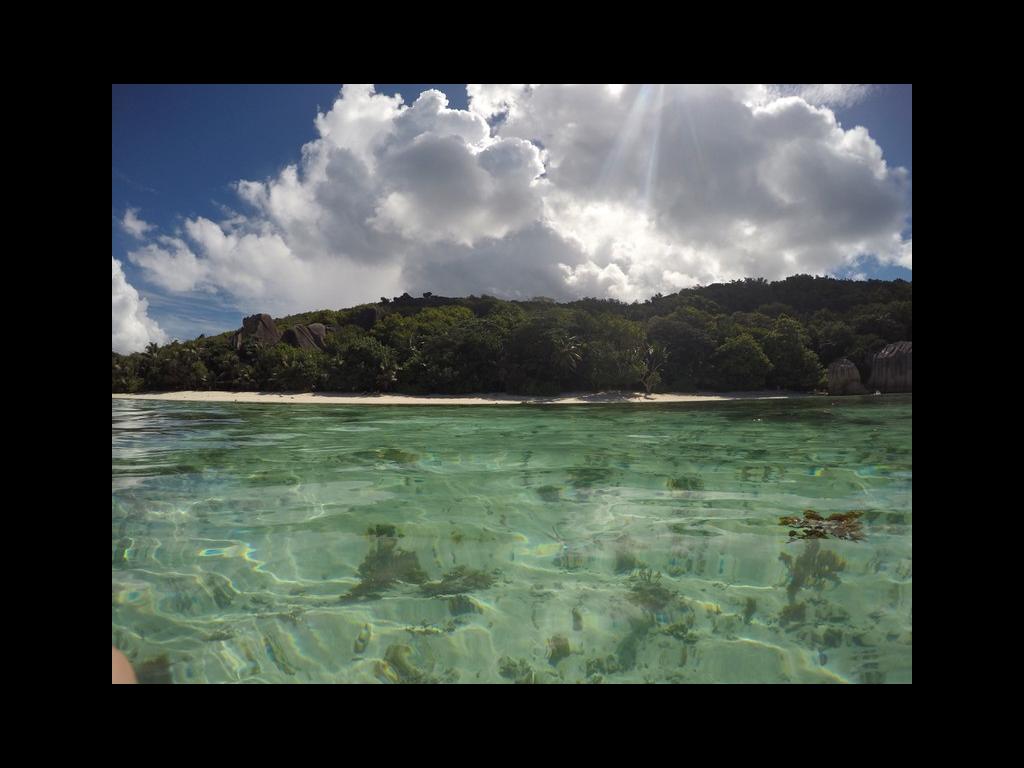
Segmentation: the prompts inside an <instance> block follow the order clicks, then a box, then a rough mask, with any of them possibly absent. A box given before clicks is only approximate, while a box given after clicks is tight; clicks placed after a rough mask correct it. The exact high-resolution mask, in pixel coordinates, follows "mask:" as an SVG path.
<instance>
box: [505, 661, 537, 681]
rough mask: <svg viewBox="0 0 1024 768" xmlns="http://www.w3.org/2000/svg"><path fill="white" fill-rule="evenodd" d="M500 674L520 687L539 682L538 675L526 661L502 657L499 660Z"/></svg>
mask: <svg viewBox="0 0 1024 768" xmlns="http://www.w3.org/2000/svg"><path fill="white" fill-rule="evenodd" d="M498 674H500V675H501V676H502V677H504V678H507V679H509V680H513V681H514V682H516V683H517V684H519V685H533V684H534V683H536V682H537V674H536V673H535V672H534V671H533V667H531V666H530V664H529V662H527V661H526V660H525V659H519V660H516V659H513V658H512V657H511V656H502V657H501V658H500V659H498Z"/></svg>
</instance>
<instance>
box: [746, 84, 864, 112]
mask: <svg viewBox="0 0 1024 768" xmlns="http://www.w3.org/2000/svg"><path fill="white" fill-rule="evenodd" d="M874 90H875V86H873V85H865V84H862V83H812V84H808V83H805V84H801V85H778V86H773V87H771V88H769V89H768V90H767V92H766V96H767V97H768V98H771V97H772V96H799V97H800V98H801V99H803V100H804V101H806V102H807V103H808V104H814V105H816V106H828V107H852V106H853V105H854V104H857V103H859V102H861V101H863V100H864V99H866V98H867V97H868V96H870V95H871V93H872V92H873V91H874Z"/></svg>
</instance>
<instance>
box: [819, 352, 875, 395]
mask: <svg viewBox="0 0 1024 768" xmlns="http://www.w3.org/2000/svg"><path fill="white" fill-rule="evenodd" d="M866 391H867V390H866V389H864V385H863V384H862V383H861V381H860V371H858V370H857V366H856V365H854V364H853V363H851V362H850V361H849V360H847V359H846V358H845V357H842V358H840V359H839V360H836V361H835V362H834V363H832V364H830V365H829V367H828V393H829V394H830V395H863V394H864V393H865V392H866Z"/></svg>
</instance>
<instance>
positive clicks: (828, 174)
mask: <svg viewBox="0 0 1024 768" xmlns="http://www.w3.org/2000/svg"><path fill="white" fill-rule="evenodd" d="M608 88H609V87H607V86H600V87H599V86H592V87H583V88H576V89H559V88H557V87H555V86H548V87H538V88H535V89H522V88H519V89H517V88H515V87H509V88H505V89H503V88H500V87H493V86H490V87H480V88H478V89H476V90H475V92H474V96H473V99H472V101H471V100H470V98H469V97H468V95H467V88H466V86H465V85H450V84H449V85H444V84H442V85H437V84H433V85H431V84H419V85H402V86H395V85H378V86H376V87H375V88H373V89H363V90H359V89H354V88H353V89H351V90H347V91H346V94H345V96H344V98H340V99H339V96H341V86H340V85H335V84H322V85H249V86H210V85H207V86H176V85H163V86H149V85H115V86H113V87H112V99H111V102H112V120H111V239H112V249H111V250H112V256H113V257H114V259H115V260H116V261H117V262H119V264H120V269H121V270H123V275H122V276H121V277H118V276H117V274H116V272H117V267H116V266H115V283H114V297H113V298H114V305H115V310H114V313H115V316H114V318H113V319H112V321H113V326H114V327H113V331H114V334H115V337H116V336H117V332H118V323H119V322H121V323H122V324H126V325H125V326H124V328H125V329H126V330H124V333H123V334H122V337H123V338H122V341H121V344H122V346H123V345H124V344H134V345H137V344H138V343H139V341H138V339H142V338H143V337H145V336H146V334H147V333H148V334H149V337H150V338H154V339H156V340H162V337H161V336H160V335H159V334H158V333H157V331H153V330H152V329H153V328H157V327H158V328H159V331H160V332H162V333H163V336H164V337H167V338H169V337H178V338H190V337H192V336H195V335H196V334H198V333H202V332H206V333H213V332H218V331H220V330H226V329H229V328H234V327H237V326H238V325H239V324H240V318H241V316H242V314H248V313H250V312H254V311H261V310H264V311H270V312H272V313H274V314H280V313H284V312H286V311H303V310H309V309H317V308H321V307H322V306H332V307H335V308H338V307H341V306H348V305H351V304H355V303H359V302H363V301H374V300H376V299H377V298H378V297H379V296H380V295H385V294H386V295H392V293H391V292H393V293H401V292H402V291H404V290H409V291H410V292H414V293H415V292H417V291H419V290H421V289H424V290H433V292H434V293H439V294H447V295H463V294H465V293H468V292H474V293H492V294H495V295H506V296H507V297H509V298H516V297H524V298H528V297H529V296H531V295H552V296H554V297H556V298H560V299H561V298H571V297H572V296H574V295H604V296H612V297H616V298H621V299H623V300H633V299H635V298H640V299H642V298H646V296H648V295H650V294H651V293H654V292H656V291H660V292H663V293H667V292H671V291H674V290H678V289H679V288H680V287H687V286H688V285H692V284H698V283H700V284H706V283H707V282H710V281H713V280H715V279H730V278H733V277H739V276H746V275H749V274H751V273H755V272H760V273H761V274H762V275H763V276H766V277H769V278H772V279H775V278H778V277H781V276H784V275H785V274H792V273H793V272H796V271H801V272H813V273H817V274H826V273H828V274H834V275H837V276H857V277H869V278H870V277H877V278H882V279H892V278H894V277H900V278H903V279H907V280H909V279H911V276H912V272H911V270H910V269H907V268H905V267H904V266H900V264H901V263H907V264H909V263H910V262H909V259H910V256H909V253H910V245H909V244H910V242H911V237H912V229H911V221H912V218H911V210H912V196H911V195H912V192H911V178H912V170H913V161H912V148H913V141H912V87H911V86H909V85H907V86H872V87H870V88H861V89H856V88H839V87H836V88H832V89H821V88H819V89H810V88H807V87H796V86H788V87H780V88H777V89H774V90H773V89H768V90H764V89H761V90H729V91H725V90H716V89H711V90H700V89H697V90H694V89H690V90H685V91H683V90H680V91H676V90H674V89H672V90H670V89H667V88H665V87H660V88H659V87H650V86H648V87H643V88H641V87H634V86H625V87H615V88H611V90H610V91H609V90H607V89H608ZM432 91H436V92H439V93H438V94H435V95H430V96H429V98H423V99H421V101H420V102H419V103H418V104H417V99H418V98H420V95H421V94H423V93H424V92H426V93H427V94H431V93H432ZM441 94H443V97H442V96H441ZM395 95H400V96H401V98H402V104H401V105H399V104H398V102H397V101H395V100H392V99H389V98H387V97H393V96H395ZM781 97H788V99H786V98H781ZM445 100H446V101H447V103H445ZM414 104H416V108H415V109H413V108H411V107H412V105H414ZM773 104H774V105H773ZM744 105H745V106H744ZM766 105H767V106H766ZM617 110H618V111H617ZM744 110H746V112H744ZM826 110H830V111H831V114H832V115H834V119H835V121H837V123H838V125H836V126H834V127H833V129H828V125H829V123H828V121H829V117H828V116H827V115H826V114H825V111H826ZM321 113H322V114H323V115H324V119H323V120H322V121H321V123H320V125H317V124H315V119H316V118H317V115H318V114H321ZM776 113H778V114H776ZM751 115H756V116H758V117H757V118H756V119H755V118H752V119H751V120H752V122H751V125H752V126H759V127H756V128H751V131H752V133H750V135H747V134H744V133H742V132H741V131H740V130H738V129H737V130H735V131H734V130H732V128H731V127H730V126H731V125H732V124H733V122H734V121H736V120H740V121H741V122H742V119H743V118H744V117H749V116H751ZM655 116H657V117H655ZM722 126H726V128H724V129H723V128H722ZM855 126H862V127H863V128H864V129H866V133H863V134H861V133H858V132H855V131H853V130H852V129H854V128H855ZM828 130H831V133H828ZM779 131H791V132H792V135H779ZM823 131H825V133H823ZM823 136H824V137H825V138H822V137H823ZM730 142H734V143H732V144H731V143H730ZM304 145H309V148H308V150H307V153H306V155H304V153H303V146H304ZM812 147H814V148H817V149H814V150H813V151H812V149H811V148H812ZM876 147H877V149H876ZM819 150H820V151H819ZM879 153H880V156H881V158H882V159H884V164H885V167H886V170H885V171H882V170H880V168H881V166H880V165H879V158H878V154H879ZM738 156H743V157H745V156H749V157H750V158H751V159H752V160H751V162H753V161H755V160H756V162H757V163H758V168H760V169H762V172H761V173H760V175H759V177H758V180H757V181H756V182H755V181H751V179H750V178H749V177H748V175H747V174H746V172H745V171H744V168H743V166H741V165H739V164H738V163H737V162H736V161H734V158H736V157H738ZM851 156H852V157H854V158H855V160H856V162H852V161H851V160H850V158H851ZM747 165H748V166H749V165H750V163H748V164H747ZM289 166H291V167H293V168H294V171H293V174H292V175H291V176H289V175H288V174H287V169H288V167H289ZM898 167H902V168H904V169H906V173H905V174H902V175H901V174H900V173H897V172H895V171H893V169H896V168H898ZM764 169H767V170H766V171H765V170H764ZM318 174H319V175H318ZM823 175H824V176H825V178H826V181H821V177H822V176H823ZM815 178H817V181H815ZM762 181H763V183H764V185H765V189H766V190H767V191H763V190H762V191H763V194H754V193H752V192H750V187H751V184H761V183H762ZM239 182H245V184H244V185H241V186H240V185H239ZM816 185H818V186H821V188H820V189H819V188H817V186H816ZM243 190H244V192H243ZM769 193H770V194H769ZM769 199H770V200H774V202H772V203H771V205H770V206H768V207H772V211H771V212H766V202H765V201H766V200H769ZM780 200H781V201H783V203H780V202H779V201H780ZM821 201H833V202H831V203H829V204H831V205H834V206H835V208H836V210H828V209H826V208H825V203H822V202H821ZM844 201H852V202H851V203H850V205H844ZM803 205H806V206H808V208H807V210H806V211H802V210H801V206H803ZM789 209H792V210H789ZM129 212H130V213H129ZM637 221H644V222H646V224H645V225H644V226H642V227H639V226H638V225H637V224H636V222H637ZM829 221H835V222H836V224H835V231H831V232H830V231H828V230H829V227H830V226H831V225H829V224H828V222H829ZM712 222H714V224H715V229H713V230H712V228H711V224H712ZM807 222H812V223H807ZM605 225H607V227H606V228H604V229H603V227H605ZM613 226H617V228H612V227H613ZM730 228H735V233H736V234H735V235H734V237H733V238H732V239H731V240H729V239H728V238H727V237H726V236H725V235H723V234H722V232H724V231H730ZM606 229H607V231H606ZM900 238H902V241H903V243H902V245H900V244H899V242H897V241H899V240H900ZM858 248H866V249H870V250H871V251H875V252H878V253H879V254H880V255H879V256H878V257H877V258H876V257H875V256H871V255H864V256H863V257H862V258H860V259H858V258H857V256H856V253H855V251H856V250H857V249H858ZM901 248H902V249H903V250H900V249H901ZM779 253H784V254H785V260H779V259H781V257H778V256H777V254H779ZM900 254H905V255H900ZM881 262H886V263H881ZM250 265H252V274H246V272H247V270H249V269H250ZM310 265H316V267H315V268H313V267H311V266H310ZM790 266H791V267H792V269H791V270H789V271H787V268H788V267H790ZM276 274H280V275H282V279H281V280H280V281H278V280H277V279H276V278H275V275H276ZM325 283H332V284H334V285H336V286H337V290H336V291H332V290H329V289H327V288H325ZM359 286H362V289H360V288H359ZM133 289H134V291H136V292H137V294H138V296H137V299H135V298H133V297H132V295H131V294H132V290H133ZM119 300H120V304H119ZM143 301H144V302H145V303H144V304H143ZM118 312H120V313H121V316H120V317H119V316H118ZM140 318H141V325H140ZM144 328H149V329H150V330H149V331H146V330H144ZM125 334H126V335H125ZM127 338H131V339H132V340H133V341H131V342H129V341H125V340H124V339H127Z"/></svg>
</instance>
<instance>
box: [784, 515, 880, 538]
mask: <svg viewBox="0 0 1024 768" xmlns="http://www.w3.org/2000/svg"><path fill="white" fill-rule="evenodd" d="M863 514H864V512H863V510H853V511H852V512H835V513H834V514H831V515H829V516H828V517H822V516H821V515H819V514H818V513H817V512H815V511H814V510H813V509H805V510H804V516H803V519H801V518H799V517H780V518H779V525H788V526H789V527H790V528H798V529H799V530H797V531H790V532H789V535H790V536H791V537H793V538H794V539H828V538H832V539H846V540H847V541H861V540H862V539H863V538H864V526H863V524H862V523H861V522H860V517H861V515H863Z"/></svg>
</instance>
